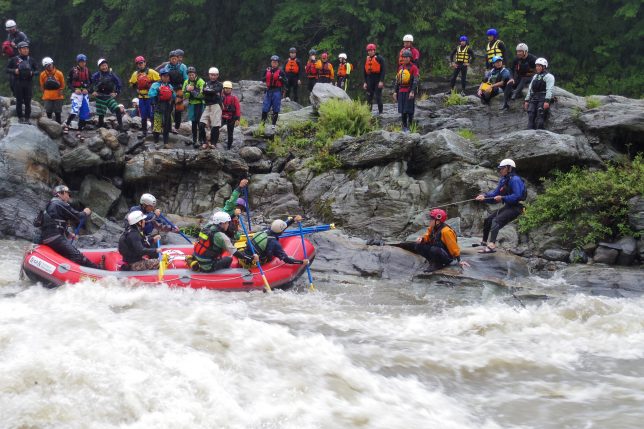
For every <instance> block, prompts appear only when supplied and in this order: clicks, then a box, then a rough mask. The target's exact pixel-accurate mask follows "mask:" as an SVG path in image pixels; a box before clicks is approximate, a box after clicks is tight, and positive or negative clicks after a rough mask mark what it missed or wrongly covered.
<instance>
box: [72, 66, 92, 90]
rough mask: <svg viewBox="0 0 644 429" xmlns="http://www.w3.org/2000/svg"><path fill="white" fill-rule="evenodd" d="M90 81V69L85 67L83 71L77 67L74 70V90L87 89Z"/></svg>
mask: <svg viewBox="0 0 644 429" xmlns="http://www.w3.org/2000/svg"><path fill="white" fill-rule="evenodd" d="M88 81H89V69H88V68H87V67H83V69H82V70H81V68H80V67H78V66H75V67H74V68H73V69H72V87H74V88H85V87H86V86H87V82H88Z"/></svg>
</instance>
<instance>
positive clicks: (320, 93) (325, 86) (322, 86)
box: [309, 83, 351, 110]
mask: <svg viewBox="0 0 644 429" xmlns="http://www.w3.org/2000/svg"><path fill="white" fill-rule="evenodd" d="M309 99H310V101H311V105H312V106H313V109H315V110H318V109H319V108H320V105H321V104H323V103H324V102H325V101H328V100H331V99H338V100H347V101H351V97H349V96H348V95H347V93H346V92H344V90H343V89H342V88H339V87H337V86H335V85H332V84H330V83H316V84H315V86H314V87H313V91H311V95H310V97H309Z"/></svg>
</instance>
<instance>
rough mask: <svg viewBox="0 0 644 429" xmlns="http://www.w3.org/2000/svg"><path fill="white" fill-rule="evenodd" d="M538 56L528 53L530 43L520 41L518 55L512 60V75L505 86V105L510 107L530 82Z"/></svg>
mask: <svg viewBox="0 0 644 429" xmlns="http://www.w3.org/2000/svg"><path fill="white" fill-rule="evenodd" d="M536 60H537V57H535V56H534V55H532V54H530V53H528V45H526V44H525V43H519V44H518V45H517V55H516V57H514V61H513V62H512V77H511V78H510V80H509V81H508V84H507V86H506V87H505V91H504V96H503V107H504V108H505V110H507V109H509V108H510V104H509V102H510V101H511V100H514V99H516V98H517V97H520V96H521V93H522V91H523V88H524V87H525V86H527V85H529V84H530V81H531V80H532V76H534V71H535V66H536V65H535V61H536Z"/></svg>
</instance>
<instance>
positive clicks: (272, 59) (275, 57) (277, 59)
mask: <svg viewBox="0 0 644 429" xmlns="http://www.w3.org/2000/svg"><path fill="white" fill-rule="evenodd" d="M279 60H280V57H278V56H277V55H273V56H271V61H279Z"/></svg>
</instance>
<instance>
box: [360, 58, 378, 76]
mask: <svg viewBox="0 0 644 429" xmlns="http://www.w3.org/2000/svg"><path fill="white" fill-rule="evenodd" d="M380 69H381V66H380V63H379V62H378V60H377V55H374V56H373V57H370V56H367V60H366V61H365V63H364V70H365V72H367V74H380Z"/></svg>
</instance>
